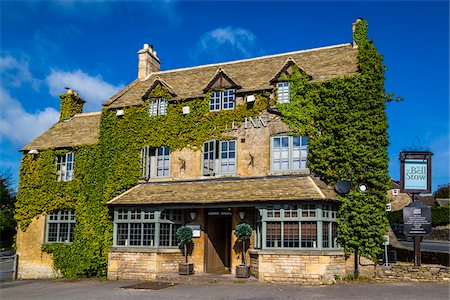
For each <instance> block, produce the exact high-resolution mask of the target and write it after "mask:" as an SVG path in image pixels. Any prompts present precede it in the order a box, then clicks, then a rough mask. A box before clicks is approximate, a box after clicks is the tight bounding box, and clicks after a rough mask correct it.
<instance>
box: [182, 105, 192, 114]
mask: <svg viewBox="0 0 450 300" xmlns="http://www.w3.org/2000/svg"><path fill="white" fill-rule="evenodd" d="M190 112H191V109H190V107H189V106H183V115H187V114H189V113H190Z"/></svg>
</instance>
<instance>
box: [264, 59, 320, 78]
mask: <svg viewBox="0 0 450 300" xmlns="http://www.w3.org/2000/svg"><path fill="white" fill-rule="evenodd" d="M293 66H297V68H298V69H299V70H300V73H302V74H307V73H306V72H305V70H303V69H302V68H301V67H300V66H299V65H298V64H297V63H296V62H295V60H293V59H292V57H289V58H288V59H286V61H285V63H284V65H283V66H282V67H281V69H280V70H279V71H278V72H277V73H276V74H275V76H273V77H272V79H270V84H274V83H276V82H279V81H280V79H281V77H282V75H286V76H289V75H291V74H292V68H293ZM308 77H309V78H310V79H312V76H309V75H308Z"/></svg>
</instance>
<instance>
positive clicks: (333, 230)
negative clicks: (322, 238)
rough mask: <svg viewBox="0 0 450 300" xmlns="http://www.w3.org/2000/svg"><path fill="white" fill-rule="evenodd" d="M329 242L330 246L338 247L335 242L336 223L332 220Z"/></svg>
mask: <svg viewBox="0 0 450 300" xmlns="http://www.w3.org/2000/svg"><path fill="white" fill-rule="evenodd" d="M331 242H332V243H333V244H332V247H333V248H337V247H338V243H337V223H335V222H332V223H331Z"/></svg>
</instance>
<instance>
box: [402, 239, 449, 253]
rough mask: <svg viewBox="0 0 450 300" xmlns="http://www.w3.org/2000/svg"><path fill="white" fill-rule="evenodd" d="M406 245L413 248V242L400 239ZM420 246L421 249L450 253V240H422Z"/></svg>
mask: <svg viewBox="0 0 450 300" xmlns="http://www.w3.org/2000/svg"><path fill="white" fill-rule="evenodd" d="M401 243H402V244H403V245H405V246H406V247H411V248H414V242H405V241H401ZM420 248H421V249H422V250H433V251H438V252H447V253H450V242H448V241H422V243H420Z"/></svg>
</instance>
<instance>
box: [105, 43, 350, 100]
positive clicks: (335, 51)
mask: <svg viewBox="0 0 450 300" xmlns="http://www.w3.org/2000/svg"><path fill="white" fill-rule="evenodd" d="M357 55H358V50H357V49H355V48H353V46H352V44H342V45H336V46H329V47H322V48H316V49H310V50H303V51H295V52H289V53H283V54H277V55H269V56H263V57H257V58H252V59H245V60H239V61H232V62H225V63H217V64H211V65H204V66H198V67H191V68H184V69H175V70H168V71H160V72H154V73H152V74H150V76H148V77H147V78H145V79H144V80H135V81H133V82H132V83H131V84H130V85H128V86H127V87H125V88H124V89H123V90H121V91H120V92H118V93H117V94H116V95H114V96H113V97H111V98H110V99H108V100H107V101H105V102H104V103H103V105H104V106H105V107H107V108H121V107H126V106H134V105H141V104H142V103H143V100H142V96H143V95H144V94H145V93H146V92H147V91H148V89H149V88H150V87H151V86H152V85H153V83H154V82H155V80H156V79H157V77H158V78H159V79H160V80H162V81H163V82H165V83H166V84H167V85H169V86H171V87H173V92H174V93H175V94H176V97H175V98H174V99H175V100H176V99H192V98H196V97H203V96H204V92H203V90H204V88H205V87H207V85H208V84H209V83H210V82H211V80H212V79H213V78H214V76H215V75H216V74H217V72H218V70H219V69H220V68H222V70H223V72H225V73H226V74H227V75H228V76H229V77H230V79H232V80H233V81H234V82H235V83H236V84H237V85H239V86H241V87H242V88H241V89H239V90H237V92H254V91H260V90H269V89H272V88H273V85H271V84H270V80H271V79H273V78H274V76H275V75H276V74H277V73H279V71H280V70H281V69H282V68H283V67H284V66H285V65H286V62H288V61H289V60H293V61H295V62H296V64H297V65H298V66H299V67H300V68H301V69H302V70H304V71H305V72H306V73H307V74H308V75H310V76H311V77H312V81H324V80H328V79H331V78H333V77H336V76H350V75H354V74H357V72H358V67H357Z"/></svg>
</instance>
